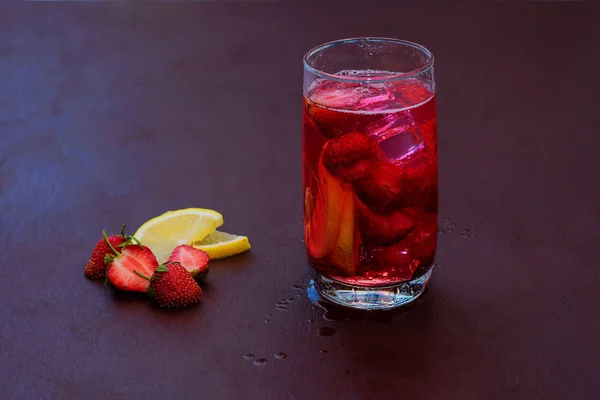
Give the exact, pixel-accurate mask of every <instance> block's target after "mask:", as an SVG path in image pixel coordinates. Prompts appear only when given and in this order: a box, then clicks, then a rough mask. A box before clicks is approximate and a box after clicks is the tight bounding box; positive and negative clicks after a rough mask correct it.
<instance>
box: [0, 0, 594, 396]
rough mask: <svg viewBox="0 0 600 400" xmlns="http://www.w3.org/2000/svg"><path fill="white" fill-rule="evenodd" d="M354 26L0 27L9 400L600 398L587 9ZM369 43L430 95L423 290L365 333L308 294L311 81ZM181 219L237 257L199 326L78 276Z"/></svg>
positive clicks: (233, 11) (1, 351)
mask: <svg viewBox="0 0 600 400" xmlns="http://www.w3.org/2000/svg"><path fill="white" fill-rule="evenodd" d="M362 4H363V3H357V2H330V3H322V2H312V3H304V2H303V3H297V2H248V3H241V2H238V3H236V2H197V3H194V2H174V3H171V2H135V1H133V2H108V3H97V2H93V3H73V2H40V3H12V2H11V3H7V2H5V3H4V4H3V5H2V6H0V38H1V39H0V190H1V191H0V243H1V247H0V296H1V301H0V304H1V306H0V309H1V310H2V318H1V319H0V355H1V357H0V363H1V366H0V398H2V399H46V398H47V399H133V398H146V399H148V398H177V399H196V398H211V399H234V398H237V399H241V398H250V399H308V398H313V399H330V398H345V399H373V398H376V399H392V398H394V399H395V398H416V399H521V398H522V399H532V398H539V399H564V398H574V399H592V398H599V397H600V383H599V381H598V375H600V363H598V360H599V358H600V351H599V350H598V342H599V340H600V334H599V332H600V319H598V310H599V308H600V299H599V296H598V289H597V288H598V283H599V278H600V268H599V267H600V266H599V265H598V257H597V253H598V239H599V234H598V229H597V222H598V211H597V210H598V204H600V192H599V191H598V189H597V188H596V183H597V180H598V173H599V167H598V160H599V159H600V136H598V134H597V127H598V126H599V125H600V120H599V119H600V113H598V111H597V110H596V108H597V105H596V101H595V93H596V92H597V89H598V78H597V74H598V72H597V65H598V61H599V53H598V52H597V49H598V48H599V47H600V30H599V28H598V24H597V21H598V18H599V17H600V9H599V8H598V7H597V6H596V5H594V4H592V3H589V2H583V3H575V2H562V3H557V2H547V3H543V2H541V3H526V4H525V3H522V4H518V3H511V4H507V3H494V4H486V3H479V2H467V3H454V2H450V3H444V4H437V5H423V4H418V3H404V4H396V3H395V2H385V3H373V5H372V6H369V7H365V6H364V5H362ZM360 35H376V36H391V37H399V38H405V39H409V40H413V41H416V42H418V43H422V44H424V45H426V46H427V47H429V48H430V49H431V50H432V51H433V52H434V54H435V55H436V76H437V83H438V85H437V88H438V117H439V135H440V222H441V231H442V232H441V233H440V236H439V251H438V256H437V264H439V267H436V268H435V270H434V276H433V280H432V284H431V288H430V290H429V291H428V293H427V294H426V295H425V296H424V297H423V298H422V300H421V301H420V302H419V304H418V305H417V306H416V307H413V308H411V309H410V310H408V311H406V312H402V313H394V314H393V315H391V316H389V315H386V316H384V317H380V316H378V317H377V318H373V317H371V316H365V315H362V314H361V315H355V314H352V315H349V316H345V315H341V314H339V313H336V312H334V311H330V312H327V313H326V312H324V311H323V310H322V309H321V308H316V309H315V307H314V306H313V304H312V303H311V302H310V301H309V299H308V298H307V293H306V291H305V290H304V289H305V288H306V287H307V286H308V282H309V279H310V275H309V272H308V268H307V264H306V258H305V253H304V243H303V242H302V236H303V231H302V225H301V222H302V211H301V206H302V193H301V182H300V177H301V165H300V164H301V158H300V151H301V148H300V146H301V136H300V129H301V124H300V116H301V88H302V85H301V83H302V63H301V59H302V55H303V52H304V51H306V50H307V49H309V48H310V47H312V46H314V45H316V44H319V43H321V42H324V41H328V40H332V39H337V38H343V37H349V36H360ZM188 206H199V207H208V208H215V209H217V210H219V211H221V212H222V213H223V215H224V216H225V226H224V229H225V230H228V231H232V232H239V233H243V234H247V235H248V236H249V237H250V240H251V243H252V245H253V249H252V251H251V252H249V253H246V254H244V255H241V256H238V257H235V258H231V259H228V260H224V261H221V262H215V263H214V265H213V267H212V270H211V273H210V275H209V283H208V284H207V285H206V286H205V291H206V294H205V298H204V301H203V303H202V305H201V306H200V307H195V308H190V309H185V310H181V311H177V312H164V311H161V310H159V309H157V308H156V307H154V306H152V305H151V304H150V303H149V302H147V301H145V300H144V299H143V298H140V297H135V296H128V295H123V294H119V293H116V292H114V291H113V290H112V289H110V288H108V287H104V286H103V285H102V284H101V283H98V282H93V281H89V280H87V279H85V278H84V277H83V274H82V269H83V265H84V264H85V262H86V260H87V257H88V256H89V252H90V249H91V247H92V245H93V244H94V243H95V241H96V240H97V239H98V238H99V233H100V231H101V229H103V228H106V229H108V230H112V231H115V230H118V229H119V228H120V225H121V223H127V224H128V225H129V226H130V227H131V228H132V229H135V228H136V227H137V226H139V225H140V224H141V223H142V222H144V221H145V220H147V219H148V218H150V217H153V216H155V215H158V214H160V213H162V212H164V211H166V210H168V209H176V208H182V207H188ZM452 227H454V228H452ZM294 285H299V286H300V287H301V288H303V289H302V290H298V289H297V288H296V287H294ZM282 300H283V301H284V302H285V303H286V306H285V307H276V304H277V303H278V302H280V301H282ZM324 315H325V317H326V318H324ZM346 317H348V318H346ZM323 328H332V329H329V330H324V329H323ZM319 333H327V334H331V333H334V334H333V335H331V336H323V335H319ZM280 352H284V353H285V354H286V355H287V357H286V358H285V359H281V360H280V359H277V358H276V357H275V356H274V355H275V354H276V353H280ZM248 353H252V354H254V356H255V358H265V359H266V360H267V363H266V364H265V365H262V366H256V365H254V364H253V362H252V361H251V360H250V361H249V360H245V359H244V358H243V355H244V354H248ZM259 364H260V363H259Z"/></svg>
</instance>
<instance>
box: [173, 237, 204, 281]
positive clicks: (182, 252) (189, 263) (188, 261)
mask: <svg viewBox="0 0 600 400" xmlns="http://www.w3.org/2000/svg"><path fill="white" fill-rule="evenodd" d="M168 261H174V262H178V263H180V264H181V265H182V266H183V267H184V268H185V269H186V270H187V271H188V272H189V273H190V275H192V276H193V277H194V278H196V279H200V280H202V279H205V278H206V275H207V274H208V262H209V261H210V258H209V257H208V254H207V253H206V252H204V251H202V250H200V249H197V248H195V247H192V246H188V245H186V244H182V245H181V246H177V247H175V249H174V250H173V253H171V256H170V257H169V260H168Z"/></svg>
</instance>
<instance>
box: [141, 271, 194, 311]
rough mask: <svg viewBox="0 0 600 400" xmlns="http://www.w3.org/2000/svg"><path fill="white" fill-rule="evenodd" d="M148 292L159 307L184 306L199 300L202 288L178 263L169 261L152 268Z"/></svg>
mask: <svg viewBox="0 0 600 400" xmlns="http://www.w3.org/2000/svg"><path fill="white" fill-rule="evenodd" d="M148 294H149V295H150V297H152V298H153V299H154V300H156V302H157V303H158V305H159V306H161V307H169V308H172V307H185V306H189V305H193V304H198V303H199V302H200V299H201V298H202V289H201V288H200V286H199V285H198V283H197V282H196V281H195V280H194V278H192V276H191V275H190V273H189V272H188V271H187V270H186V269H185V268H184V267H183V266H182V265H181V264H180V263H178V262H173V261H169V262H167V263H165V264H163V265H159V266H158V267H157V268H156V269H155V270H154V274H153V275H152V278H151V279H150V286H149V287H148Z"/></svg>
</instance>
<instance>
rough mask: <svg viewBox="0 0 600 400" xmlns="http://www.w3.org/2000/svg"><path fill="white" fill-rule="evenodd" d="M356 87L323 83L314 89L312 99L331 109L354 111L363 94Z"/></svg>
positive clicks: (336, 83)
mask: <svg viewBox="0 0 600 400" xmlns="http://www.w3.org/2000/svg"><path fill="white" fill-rule="evenodd" d="M358 89H359V88H357V86H356V85H350V84H340V83H338V82H327V83H322V84H320V85H318V86H316V87H315V88H314V90H313V91H312V93H311V94H310V96H309V97H310V99H311V100H312V101H313V102H315V103H317V104H320V105H322V106H325V107H330V108H341V109H348V110H350V109H354V108H355V107H356V105H357V104H358V102H359V101H360V99H361V98H362V97H363V94H362V93H361V92H360V91H359V90H358Z"/></svg>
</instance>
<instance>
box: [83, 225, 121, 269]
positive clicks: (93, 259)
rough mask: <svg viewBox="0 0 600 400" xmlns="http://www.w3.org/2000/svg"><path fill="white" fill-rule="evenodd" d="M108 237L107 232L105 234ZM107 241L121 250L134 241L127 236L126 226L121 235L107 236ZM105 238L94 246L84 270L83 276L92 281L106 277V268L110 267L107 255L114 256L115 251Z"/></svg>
mask: <svg viewBox="0 0 600 400" xmlns="http://www.w3.org/2000/svg"><path fill="white" fill-rule="evenodd" d="M103 234H104V235H106V233H105V232H103ZM106 240H108V242H109V243H110V245H111V246H112V247H113V248H115V249H121V248H122V247H124V246H127V244H129V243H130V242H131V240H132V237H131V236H125V225H123V228H122V230H121V235H111V236H107V237H106ZM106 240H105V239H104V238H102V239H100V240H98V243H96V245H95V246H94V250H92V254H91V256H90V260H89V261H88V262H87V264H86V266H85V268H84V269H83V275H84V276H86V277H87V278H90V279H101V278H105V277H106V266H107V265H108V259H107V258H106V257H107V255H111V254H113V251H112V250H111V248H110V247H109V245H108V243H106Z"/></svg>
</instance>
